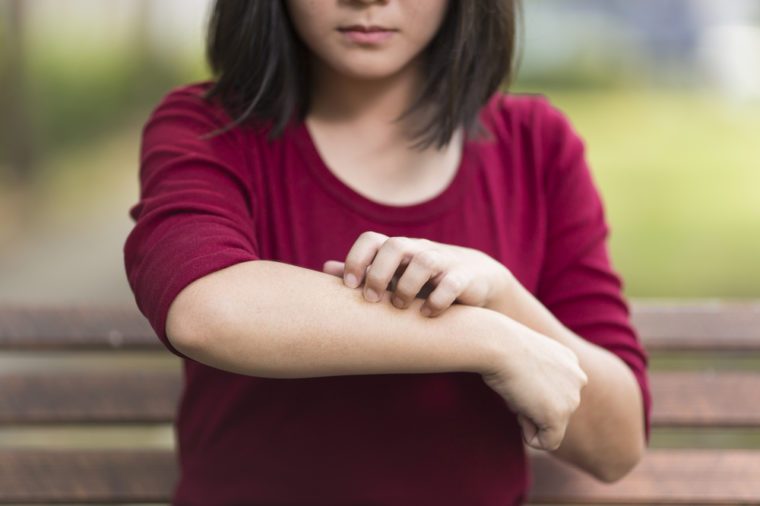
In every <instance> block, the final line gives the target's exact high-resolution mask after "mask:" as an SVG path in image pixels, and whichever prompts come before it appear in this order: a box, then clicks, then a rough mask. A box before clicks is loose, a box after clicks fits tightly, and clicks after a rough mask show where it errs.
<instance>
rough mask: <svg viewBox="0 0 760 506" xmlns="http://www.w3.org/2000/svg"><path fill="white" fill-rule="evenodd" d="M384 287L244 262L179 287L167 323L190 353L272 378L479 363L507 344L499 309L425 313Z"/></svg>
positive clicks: (491, 360) (498, 355)
mask: <svg viewBox="0 0 760 506" xmlns="http://www.w3.org/2000/svg"><path fill="white" fill-rule="evenodd" d="M384 297H385V298H384V299H383V300H382V301H380V302H378V303H371V302H367V301H366V300H364V298H363V297H362V294H361V290H360V289H351V288H348V287H346V286H345V285H344V284H343V283H342V282H341V280H340V279H339V278H337V277H335V276H331V275H328V274H324V273H321V272H317V271H314V270H310V269H305V268H302V267H298V266H293V265H289V264H285V263H281V262H274V261H268V260H254V261H249V262H241V263H238V264H235V265H232V266H230V267H227V268H225V269H221V270H219V271H216V272H214V273H212V274H209V275H207V276H204V277H202V278H200V279H197V280H195V281H194V282H192V283H190V284H189V285H188V286H187V287H186V288H185V289H183V290H182V291H181V292H180V293H179V294H178V295H177V297H176V298H175V300H174V301H173V302H172V304H171V306H170V308H169V313H168V316H167V324H166V332H167V337H168V338H169V339H170V340H171V342H172V344H173V345H174V347H175V348H177V349H178V350H179V351H180V352H182V353H184V354H185V355H187V356H188V357H190V358H192V359H194V360H197V361H199V362H202V363H205V364H208V365H211V366H213V367H216V368H219V369H224V370H227V371H231V372H237V373H241V374H247V375H253V376H264V377H272V378H300V377H313V376H331V375H346V374H384V373H427V372H447V371H466V372H477V373H486V372H489V371H492V370H493V369H494V368H496V367H498V366H497V364H498V363H500V362H501V361H503V360H504V355H505V354H506V353H507V352H508V349H509V348H510V335H509V332H508V329H507V327H506V325H505V320H506V318H503V317H502V316H501V315H499V314H498V313H496V312H493V311H489V310H486V309H482V308H474V307H470V306H464V305H455V306H453V307H451V308H450V310H449V311H447V312H445V313H444V314H442V315H441V316H440V317H438V318H427V317H424V316H422V315H420V314H419V312H418V311H413V310H403V309H398V308H396V307H394V306H393V305H392V304H390V302H388V298H389V292H386V293H385V295H384ZM422 302H423V300H422V299H417V300H416V301H415V302H414V303H415V304H417V305H421V304H422ZM512 334H514V333H512ZM512 341H515V339H512ZM515 346H516V343H513V344H512V347H513V348H514V347H515Z"/></svg>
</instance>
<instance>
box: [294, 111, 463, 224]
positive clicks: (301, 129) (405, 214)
mask: <svg viewBox="0 0 760 506" xmlns="http://www.w3.org/2000/svg"><path fill="white" fill-rule="evenodd" d="M292 128H293V130H294V137H295V140H296V142H297V143H298V145H299V147H300V149H301V153H302V154H303V155H304V156H305V158H306V165H307V167H308V169H309V171H310V172H311V174H313V175H314V176H315V177H316V179H317V180H318V181H319V182H320V184H321V185H322V186H323V187H324V188H325V190H326V191H327V192H328V193H329V194H330V195H332V196H333V197H334V198H336V199H337V200H339V201H340V202H341V203H343V204H344V205H346V206H348V207H350V208H351V209H352V210H353V211H356V212H358V213H360V214H362V215H364V216H366V217H368V218H371V219H373V220H376V221H379V222H383V223H399V224H410V223H419V222H424V221H428V220H430V219H431V218H433V217H435V216H438V215H439V214H441V213H443V212H444V211H445V210H447V209H449V208H450V207H451V206H452V205H453V204H454V203H455V202H457V200H458V199H459V198H461V197H462V196H463V194H464V193H465V186H466V182H467V179H468V175H469V174H470V173H471V172H472V171H471V165H472V156H473V153H472V151H473V146H472V141H471V140H469V139H467V138H466V137H465V141H464V143H463V146H462V153H461V156H460V160H459V165H458V167H457V171H456V174H455V175H454V177H453V178H452V179H451V181H449V184H448V185H447V186H446V187H445V188H444V189H443V190H442V191H440V192H439V193H438V194H436V195H434V196H433V197H431V198H429V199H427V200H424V201H422V202H418V203H416V204H410V205H392V204H386V203H382V202H378V201H375V200H372V199H370V198H369V197H367V196H365V195H363V194H361V193H359V192H358V191H356V190H355V189H353V188H352V187H350V186H348V185H347V184H346V183H345V182H343V181H342V180H341V179H339V178H338V177H337V176H336V175H335V174H334V173H333V172H332V171H331V170H330V168H329V167H328V166H327V164H326V163H325V161H324V159H323V158H322V156H321V154H320V153H319V150H318V149H317V146H316V143H315V142H314V139H313V137H312V135H311V132H310V131H309V128H308V126H307V124H306V122H305V121H303V119H296V120H295V121H294V124H293V127H292Z"/></svg>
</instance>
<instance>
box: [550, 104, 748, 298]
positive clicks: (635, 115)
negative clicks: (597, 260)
mask: <svg viewBox="0 0 760 506" xmlns="http://www.w3.org/2000/svg"><path fill="white" fill-rule="evenodd" d="M545 94H546V95H547V96H548V97H549V98H550V99H551V100H552V102H553V103H554V104H555V105H556V106H557V107H558V108H560V109H561V110H562V111H564V112H565V113H566V114H567V115H568V117H569V118H570V120H571V122H572V123H573V125H574V126H575V128H576V130H577V131H578V132H579V134H580V135H581V136H582V137H583V139H584V140H585V141H586V147H587V156H588V160H589V163H590V164H591V168H592V171H593V174H594V177H595V179H596V181H597V183H598V186H599V188H600V190H601V192H602V196H603V199H604V202H605V207H606V209H607V217H608V220H609V222H610V224H611V227H612V234H611V237H610V244H611V252H612V256H613V261H614V263H615V266H616V268H617V269H618V270H619V271H620V273H621V274H622V275H623V278H624V281H625V287H626V293H627V294H629V295H631V296H647V297H649V296H668V297H669V296H673V297H732V296H738V297H750V296H758V295H760V269H758V268H757V265H758V259H760V142H758V141H759V140H760V104H757V103H755V104H735V103H731V102H727V101H723V100H722V99H721V98H720V97H718V96H716V95H713V94H700V93H686V92H641V91H639V92H625V91H600V90H595V91H593V92H567V91H566V92H562V91H554V90H552V91H548V92H546V93H545Z"/></svg>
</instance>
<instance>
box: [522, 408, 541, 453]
mask: <svg viewBox="0 0 760 506" xmlns="http://www.w3.org/2000/svg"><path fill="white" fill-rule="evenodd" d="M517 422H518V423H519V424H520V427H521V428H522V434H523V441H525V443H526V444H527V445H528V446H531V447H533V448H538V444H539V443H538V439H537V436H538V427H537V426H536V424H534V423H533V422H531V421H530V419H529V418H527V417H526V416H523V415H521V414H518V415H517Z"/></svg>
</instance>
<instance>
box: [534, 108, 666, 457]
mask: <svg viewBox="0 0 760 506" xmlns="http://www.w3.org/2000/svg"><path fill="white" fill-rule="evenodd" d="M537 103H538V108H539V111H538V112H537V116H536V119H537V121H539V122H540V126H539V127H538V128H539V131H540V132H541V136H542V146H543V148H542V151H543V157H542V163H541V165H542V166H543V170H544V176H545V189H546V206H547V224H546V226H547V239H546V250H545V255H544V262H543V265H542V269H541V276H540V281H539V285H538V293H537V298H538V299H539V300H540V301H541V302H542V303H543V304H544V305H545V306H546V307H547V308H548V309H549V310H550V311H551V312H552V313H553V314H554V315H555V316H556V317H557V318H558V319H559V320H560V321H561V322H562V323H563V324H564V325H565V326H566V327H568V328H569V329H570V330H572V331H573V332H575V333H576V334H578V335H579V336H581V337H583V338H584V339H586V340H588V341H590V342H592V343H594V344H596V345H598V346H601V347H602V348H605V349H607V350H609V351H610V352H612V353H614V354H615V355H617V356H618V357H620V359H622V360H623V361H624V362H625V363H626V365H628V367H630V368H631V370H632V371H633V373H634V375H635V376H636V380H637V381H638V384H639V387H640V389H641V393H642V397H643V407H644V427H645V433H646V434H645V436H646V441H647V444H648V443H649V437H650V430H651V427H650V420H649V417H650V411H651V405H652V398H651V394H650V390H649V380H648V376H647V365H648V354H647V352H646V351H645V350H644V348H643V347H642V345H641V343H640V341H639V338H638V336H637V333H636V330H635V329H634V327H633V326H632V324H631V321H630V314H629V307H628V303H627V302H626V300H625V298H624V296H623V294H622V288H623V283H622V279H621V277H620V276H619V275H618V273H617V272H616V271H615V270H614V268H613V267H612V265H611V261H610V256H609V252H608V245H607V239H608V236H609V233H610V229H609V226H608V224H607V221H606V218H605V211H604V205H603V202H602V199H601V197H600V194H599V191H598V190H597V187H596V185H595V182H594V180H593V178H592V174H591V172H590V170H589V167H588V164H587V162H586V159H585V154H584V151H585V149H584V143H583V141H582V140H581V138H580V137H579V136H578V135H577V133H576V132H575V131H574V130H573V128H572V126H571V125H570V123H569V122H568V120H567V118H566V117H565V116H564V115H563V114H562V113H560V112H559V111H558V110H557V109H555V108H554V107H552V106H551V105H550V103H549V102H548V101H547V100H546V99H540V100H538V102H537Z"/></svg>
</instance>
